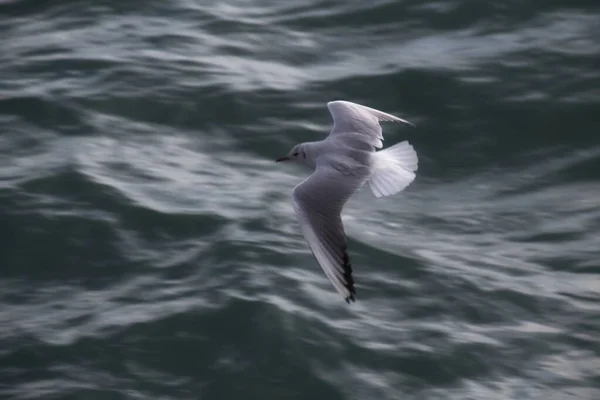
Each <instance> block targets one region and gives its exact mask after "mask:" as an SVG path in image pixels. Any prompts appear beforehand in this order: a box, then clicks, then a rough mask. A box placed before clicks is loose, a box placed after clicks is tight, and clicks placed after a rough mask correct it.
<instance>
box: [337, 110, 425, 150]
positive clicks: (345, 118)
mask: <svg viewBox="0 0 600 400" xmlns="http://www.w3.org/2000/svg"><path fill="white" fill-rule="evenodd" d="M327 108H328V109H329V112H330V113H331V116H332V117H333V128H332V129H331V133H330V135H335V136H338V135H343V136H347V137H348V139H350V140H356V139H358V140H361V141H363V142H366V143H368V144H369V145H371V146H374V147H376V148H378V149H380V148H381V147H383V143H382V140H383V135H382V134H381V125H379V121H392V122H403V123H405V124H409V125H413V124H412V123H410V122H408V121H406V120H404V119H402V118H398V117H395V116H393V115H391V114H387V113H384V112H382V111H379V110H375V109H374V108H370V107H366V106H363V105H360V104H356V103H351V102H349V101H343V100H336V101H330V102H329V103H327ZM413 126H414V125H413Z"/></svg>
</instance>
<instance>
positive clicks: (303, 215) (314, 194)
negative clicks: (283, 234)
mask: <svg viewBox="0 0 600 400" xmlns="http://www.w3.org/2000/svg"><path fill="white" fill-rule="evenodd" d="M365 179H366V178H365V177H364V176H360V175H359V176H356V175H342V173H340V172H339V171H337V170H335V169H333V168H330V167H327V166H321V167H317V169H316V170H315V172H314V173H313V174H312V175H311V176H309V177H308V178H307V179H305V180H304V181H303V182H302V183H300V184H299V185H297V186H296V187H295V188H294V190H293V191H292V200H293V201H292V203H293V205H294V211H295V212H296V217H297V218H298V222H299V223H300V229H301V231H302V234H303V235H304V238H305V239H306V242H307V243H308V246H309V247H310V249H311V251H312V253H313V254H314V256H315V258H316V259H317V261H318V262H319V265H320V266H321V269H323V272H325V275H326V276H327V278H329V280H330V281H331V283H333V286H334V287H335V289H336V290H337V291H338V292H339V293H340V294H341V295H342V296H344V299H345V300H346V302H348V303H349V302H350V301H354V295H355V294H356V291H355V289H354V278H353V277H352V266H351V265H350V259H349V257H348V251H347V245H346V234H345V232H344V226H343V224H342V219H341V216H340V213H341V211H342V208H343V207H344V204H345V203H346V202H347V201H348V199H349V198H350V196H352V194H353V193H354V192H356V190H357V189H358V188H359V187H360V186H361V185H362V184H363V183H364V181H365Z"/></svg>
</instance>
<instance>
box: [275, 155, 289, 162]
mask: <svg viewBox="0 0 600 400" xmlns="http://www.w3.org/2000/svg"><path fill="white" fill-rule="evenodd" d="M289 159H290V158H289V157H288V156H285V157H280V158H278V159H277V160H275V162H281V161H287V160H289Z"/></svg>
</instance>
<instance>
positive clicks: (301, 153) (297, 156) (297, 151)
mask: <svg viewBox="0 0 600 400" xmlns="http://www.w3.org/2000/svg"><path fill="white" fill-rule="evenodd" d="M304 160H306V149H305V148H304V146H303V145H302V144H297V145H295V146H294V147H292V149H291V150H290V152H289V153H287V155H285V156H283V157H279V158H278V159H277V160H275V161H276V162H281V161H295V162H299V163H302V162H304Z"/></svg>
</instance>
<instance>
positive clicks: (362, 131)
mask: <svg viewBox="0 0 600 400" xmlns="http://www.w3.org/2000/svg"><path fill="white" fill-rule="evenodd" d="M327 108H328V109H329V112H330V113H331V116H332V118H333V128H332V129H331V132H330V133H329V135H328V136H327V137H326V138H325V139H324V140H320V141H315V142H306V143H300V144H297V145H295V146H294V147H293V148H292V149H291V150H290V152H289V153H288V154H287V155H286V156H284V157H281V158H279V159H277V162H282V161H291V162H296V163H299V164H303V165H305V166H308V167H310V168H311V169H313V170H314V172H313V173H312V174H311V175H310V176H309V177H308V178H306V179H305V180H304V181H302V182H301V183H300V184H298V185H297V186H295V187H294V189H293V190H292V204H293V206H294V211H295V214H296V217H297V219H298V222H299V223H300V229H301V231H302V234H303V235H304V238H305V240H306V243H307V244H308V247H309V248H310V250H311V251H312V253H313V255H314V256H315V258H316V259H317V262H318V263H319V265H320V267H321V269H322V270H323V272H325V275H326V276H327V278H329V280H330V281H331V283H332V284H333V286H334V287H335V289H336V290H337V291H338V292H339V293H340V294H341V295H342V296H343V297H344V299H345V300H346V302H347V303H350V302H354V301H355V296H356V289H355V287H354V278H353V276H352V266H351V264H350V258H349V256H348V246H347V242H346V234H345V231H344V226H343V224H342V218H341V212H342V209H343V208H344V205H345V204H346V202H347V201H348V199H349V198H350V197H351V196H352V195H353V194H354V193H355V192H356V191H357V190H358V189H359V188H361V187H362V186H363V185H364V184H365V183H368V184H369V187H370V188H371V191H372V192H373V195H375V197H382V196H390V195H393V194H395V193H398V192H400V191H402V190H403V189H404V188H406V187H407V186H408V185H409V184H410V183H411V182H412V181H413V180H414V179H415V171H416V170H417V167H418V158H417V153H416V152H415V150H414V148H413V146H412V145H410V144H409V143H408V142H407V141H403V142H400V143H398V144H396V145H394V146H391V147H389V148H386V149H384V150H379V151H376V149H381V148H382V147H383V143H382V141H383V135H382V129H381V125H380V124H379V123H380V122H381V121H391V122H402V123H405V124H409V125H413V124H412V123H410V122H408V121H406V120H404V119H401V118H398V117H395V116H393V115H390V114H387V113H384V112H382V111H379V110H376V109H373V108H370V107H366V106H363V105H360V104H356V103H351V102H349V101H343V100H337V101H331V102H329V103H327ZM413 126H414V125H413Z"/></svg>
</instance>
